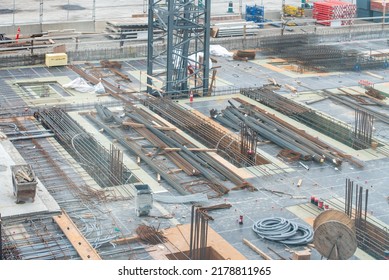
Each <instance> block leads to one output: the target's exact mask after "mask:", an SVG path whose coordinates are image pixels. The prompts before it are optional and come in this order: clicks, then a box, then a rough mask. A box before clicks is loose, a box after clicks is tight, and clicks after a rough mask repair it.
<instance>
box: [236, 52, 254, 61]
mask: <svg viewBox="0 0 389 280" xmlns="http://www.w3.org/2000/svg"><path fill="white" fill-rule="evenodd" d="M255 54H256V51H255V50H237V51H236V52H235V54H234V55H233V59H234V60H244V61H247V60H251V59H255Z"/></svg>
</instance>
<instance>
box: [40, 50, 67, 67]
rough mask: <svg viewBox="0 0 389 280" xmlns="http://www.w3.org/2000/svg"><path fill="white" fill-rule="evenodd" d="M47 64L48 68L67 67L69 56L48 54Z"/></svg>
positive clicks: (46, 57)
mask: <svg viewBox="0 0 389 280" xmlns="http://www.w3.org/2000/svg"><path fill="white" fill-rule="evenodd" d="M45 64H46V66H47V67H51V66H65V65H67V64H68V55H67V54H66V53H47V54H46V56H45Z"/></svg>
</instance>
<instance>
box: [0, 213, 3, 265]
mask: <svg viewBox="0 0 389 280" xmlns="http://www.w3.org/2000/svg"><path fill="white" fill-rule="evenodd" d="M2 259H3V237H2V236H1V214H0V261H1V260H2Z"/></svg>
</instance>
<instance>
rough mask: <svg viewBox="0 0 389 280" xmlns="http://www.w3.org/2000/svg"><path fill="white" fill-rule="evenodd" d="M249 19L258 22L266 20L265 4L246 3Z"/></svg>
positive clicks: (247, 18) (247, 17)
mask: <svg viewBox="0 0 389 280" xmlns="http://www.w3.org/2000/svg"><path fill="white" fill-rule="evenodd" d="M245 19H246V20H247V21H253V22H256V23H260V22H264V20H265V7H264V6H258V5H254V6H250V5H246V17H245Z"/></svg>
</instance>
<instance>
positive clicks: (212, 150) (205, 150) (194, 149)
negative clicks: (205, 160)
mask: <svg viewBox="0 0 389 280" xmlns="http://www.w3.org/2000/svg"><path fill="white" fill-rule="evenodd" d="M188 150H189V151H192V152H214V153H216V152H217V149H208V148H188Z"/></svg>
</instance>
